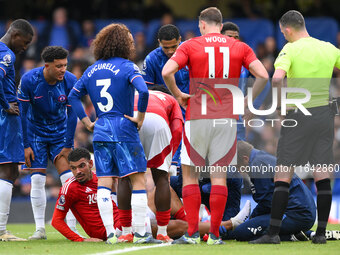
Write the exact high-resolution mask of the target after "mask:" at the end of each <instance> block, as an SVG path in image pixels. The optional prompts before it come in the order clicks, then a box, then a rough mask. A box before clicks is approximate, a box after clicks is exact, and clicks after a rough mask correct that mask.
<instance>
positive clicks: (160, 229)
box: [157, 225, 168, 236]
mask: <svg viewBox="0 0 340 255" xmlns="http://www.w3.org/2000/svg"><path fill="white" fill-rule="evenodd" d="M167 227H168V225H166V226H158V225H157V235H163V236H166V235H167V234H168V233H167V232H166V228H167Z"/></svg>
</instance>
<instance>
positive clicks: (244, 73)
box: [237, 66, 270, 141]
mask: <svg viewBox="0 0 340 255" xmlns="http://www.w3.org/2000/svg"><path fill="white" fill-rule="evenodd" d="M249 76H250V73H249V71H248V70H247V68H245V67H244V66H242V69H241V75H240V82H239V84H238V87H239V88H240V89H241V90H242V92H243V94H244V95H245V96H246V95H247V81H248V78H249ZM269 89H270V82H269V81H268V82H267V84H266V86H265V88H264V89H263V90H262V91H261V93H260V94H259V95H258V96H257V97H256V98H255V100H253V105H254V108H255V109H259V108H260V107H261V105H262V104H263V102H264V100H265V99H266V97H267V94H268V92H269ZM237 123H238V124H237V140H242V141H245V140H246V127H245V126H244V125H243V117H242V115H239V119H238V121H237Z"/></svg>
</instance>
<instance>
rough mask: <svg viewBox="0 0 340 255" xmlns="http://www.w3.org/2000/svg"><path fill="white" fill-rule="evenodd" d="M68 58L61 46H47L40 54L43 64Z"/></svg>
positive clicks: (66, 52)
mask: <svg viewBox="0 0 340 255" xmlns="http://www.w3.org/2000/svg"><path fill="white" fill-rule="evenodd" d="M67 56H68V50H66V49H64V48H63V47H61V46H47V47H45V48H44V49H43V51H42V53H41V58H42V59H43V60H44V61H45V63H49V62H53V61H54V60H55V59H65V58H67Z"/></svg>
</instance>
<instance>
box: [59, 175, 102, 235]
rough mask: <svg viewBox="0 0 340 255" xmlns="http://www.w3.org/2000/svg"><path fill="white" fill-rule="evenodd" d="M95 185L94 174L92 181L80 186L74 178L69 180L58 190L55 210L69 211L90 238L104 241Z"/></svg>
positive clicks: (95, 177)
mask: <svg viewBox="0 0 340 255" xmlns="http://www.w3.org/2000/svg"><path fill="white" fill-rule="evenodd" d="M97 185H98V178H97V176H96V175H95V174H94V173H93V178H92V180H90V181H88V182H86V183H84V184H80V183H79V182H78V181H77V180H76V179H75V178H74V177H72V178H70V179H69V180H68V181H67V182H66V183H65V184H64V185H63V187H62V188H61V189H60V192H59V197H58V200H57V203H56V206H55V210H60V211H63V212H67V211H68V210H69V209H71V211H72V213H73V214H74V216H75V217H76V219H77V221H78V222H79V224H80V225H81V226H82V228H83V229H84V230H85V232H86V233H87V234H88V235H89V236H90V237H94V238H100V239H106V230H105V227H104V225H103V222H102V219H101V217H100V213H99V209H98V205H97ZM75 235H76V234H75ZM76 236H78V235H76ZM71 240H72V238H71Z"/></svg>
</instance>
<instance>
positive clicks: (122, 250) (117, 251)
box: [91, 243, 171, 255]
mask: <svg viewBox="0 0 340 255" xmlns="http://www.w3.org/2000/svg"><path fill="white" fill-rule="evenodd" d="M168 245H171V243H162V244H156V245H152V246H151V245H150V246H135V247H131V248H124V249H120V250H114V251H106V252H100V253H93V254H91V255H113V254H122V253H127V252H131V251H140V250H145V249H152V248H160V247H165V246H168Z"/></svg>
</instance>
